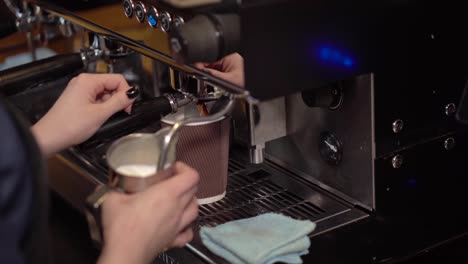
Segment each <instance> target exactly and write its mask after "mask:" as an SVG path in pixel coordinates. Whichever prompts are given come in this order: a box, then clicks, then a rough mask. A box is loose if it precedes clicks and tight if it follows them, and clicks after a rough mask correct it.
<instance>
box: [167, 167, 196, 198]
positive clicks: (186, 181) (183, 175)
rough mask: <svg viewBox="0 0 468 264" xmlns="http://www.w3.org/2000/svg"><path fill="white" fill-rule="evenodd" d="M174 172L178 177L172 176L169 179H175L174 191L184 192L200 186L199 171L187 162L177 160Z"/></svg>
mask: <svg viewBox="0 0 468 264" xmlns="http://www.w3.org/2000/svg"><path fill="white" fill-rule="evenodd" d="M173 172H174V175H175V176H176V177H171V178H170V179H169V181H171V180H172V181H174V183H173V184H174V189H173V190H174V192H176V193H181V194H183V193H186V192H188V191H189V190H192V189H193V188H194V187H195V188H196V187H197V186H198V181H199V179H200V177H199V175H198V172H197V171H196V170H194V169H193V168H191V167H189V166H188V165H186V164H185V163H183V162H176V163H175V164H174V166H173Z"/></svg>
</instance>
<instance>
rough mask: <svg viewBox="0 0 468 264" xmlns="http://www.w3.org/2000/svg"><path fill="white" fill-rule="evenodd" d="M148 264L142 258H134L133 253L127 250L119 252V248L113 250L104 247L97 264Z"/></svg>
mask: <svg viewBox="0 0 468 264" xmlns="http://www.w3.org/2000/svg"><path fill="white" fill-rule="evenodd" d="M129 263H132V264H148V263H145V262H144V261H142V260H141V259H140V258H138V257H137V258H135V257H133V256H132V253H130V252H128V251H126V250H121V249H120V250H119V249H117V248H112V247H108V246H104V248H103V249H102V251H101V255H100V256H99V259H98V261H97V264H129Z"/></svg>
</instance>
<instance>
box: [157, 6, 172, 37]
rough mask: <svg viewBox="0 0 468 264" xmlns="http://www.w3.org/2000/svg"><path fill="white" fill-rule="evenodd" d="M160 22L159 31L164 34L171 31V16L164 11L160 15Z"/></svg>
mask: <svg viewBox="0 0 468 264" xmlns="http://www.w3.org/2000/svg"><path fill="white" fill-rule="evenodd" d="M159 17H160V20H161V29H162V31H164V32H169V31H170V30H171V23H172V18H171V15H170V14H169V13H168V12H166V11H164V12H162V13H161V14H160V15H159Z"/></svg>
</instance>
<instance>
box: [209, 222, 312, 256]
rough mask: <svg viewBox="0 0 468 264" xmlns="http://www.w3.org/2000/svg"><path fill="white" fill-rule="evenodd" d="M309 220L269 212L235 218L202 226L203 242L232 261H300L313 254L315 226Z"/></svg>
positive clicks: (215, 252) (214, 251)
mask: <svg viewBox="0 0 468 264" xmlns="http://www.w3.org/2000/svg"><path fill="white" fill-rule="evenodd" d="M315 226H316V225H315V223H313V222H311V221H309V220H296V219H292V218H290V217H287V216H284V215H281V214H276V213H267V214H262V215H258V216H255V217H252V218H246V219H241V220H236V221H231V222H228V223H225V224H222V225H218V226H216V227H202V228H201V229H200V236H201V239H202V242H203V244H204V245H205V246H206V247H207V248H208V249H209V250H211V251H212V252H213V253H214V254H216V255H218V256H220V257H223V258H224V259H226V260H227V261H229V262H230V263H232V264H238V263H239V264H240V263H248V264H250V263H252V264H271V263H276V262H282V263H291V264H293V263H294V264H295V263H297V264H300V263H302V259H301V256H302V255H305V254H307V253H309V251H308V248H309V246H310V240H309V237H308V234H309V233H310V232H312V231H313V230H314V229H315Z"/></svg>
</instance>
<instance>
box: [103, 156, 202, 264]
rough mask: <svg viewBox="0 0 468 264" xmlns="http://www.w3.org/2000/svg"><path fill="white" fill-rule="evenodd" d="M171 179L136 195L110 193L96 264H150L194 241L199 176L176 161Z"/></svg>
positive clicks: (104, 208)
mask: <svg viewBox="0 0 468 264" xmlns="http://www.w3.org/2000/svg"><path fill="white" fill-rule="evenodd" d="M173 169H174V176H171V177H170V178H168V179H166V180H164V181H162V182H159V183H157V184H155V185H153V186H151V187H149V188H148V189H147V190H145V191H143V192H140V193H136V194H131V195H128V194H123V193H117V192H113V193H110V194H108V195H109V196H108V197H107V198H106V200H105V201H104V204H103V207H102V226H103V230H104V248H103V251H102V254H101V256H100V258H99V261H98V264H107V263H112V264H120V263H132V264H149V263H150V262H151V261H152V260H154V258H155V257H156V256H157V254H159V253H161V252H162V251H164V250H165V249H169V248H171V247H183V246H184V245H185V244H187V243H188V242H189V241H191V240H192V238H193V232H192V229H191V227H190V224H191V223H192V222H193V221H194V220H195V219H196V218H197V215H198V203H197V200H196V199H195V196H194V195H195V193H196V192H197V185H198V174H197V172H196V171H195V170H193V169H192V168H190V167H188V166H187V165H185V164H183V163H181V162H177V163H176V164H175V165H174V168H173Z"/></svg>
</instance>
